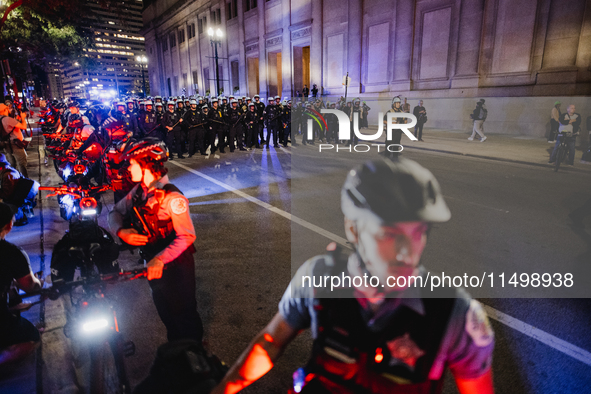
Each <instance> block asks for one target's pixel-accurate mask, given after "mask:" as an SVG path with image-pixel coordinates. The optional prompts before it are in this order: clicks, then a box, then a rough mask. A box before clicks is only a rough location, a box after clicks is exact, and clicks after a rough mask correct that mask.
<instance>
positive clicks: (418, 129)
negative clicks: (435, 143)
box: [412, 100, 427, 142]
mask: <svg viewBox="0 0 591 394" xmlns="http://www.w3.org/2000/svg"><path fill="white" fill-rule="evenodd" d="M412 114H413V115H414V116H415V117H416V118H417V125H416V126H415V137H417V139H418V140H419V141H421V142H425V141H423V125H424V124H425V122H427V110H426V109H425V107H423V100H420V101H419V104H418V105H417V106H416V107H414V109H413V110H412Z"/></svg>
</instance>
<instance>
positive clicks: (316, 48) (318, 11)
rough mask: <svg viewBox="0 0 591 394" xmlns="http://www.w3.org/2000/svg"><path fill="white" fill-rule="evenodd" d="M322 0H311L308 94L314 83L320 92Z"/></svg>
mask: <svg viewBox="0 0 591 394" xmlns="http://www.w3.org/2000/svg"><path fill="white" fill-rule="evenodd" d="M323 3H324V1H323V0H313V1H312V34H311V37H310V86H309V88H310V94H312V86H313V85H314V84H316V86H317V87H318V94H319V95H320V94H322V90H321V89H322V46H323V35H322V8H323V7H322V5H323Z"/></svg>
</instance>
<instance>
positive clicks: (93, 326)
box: [82, 319, 109, 332]
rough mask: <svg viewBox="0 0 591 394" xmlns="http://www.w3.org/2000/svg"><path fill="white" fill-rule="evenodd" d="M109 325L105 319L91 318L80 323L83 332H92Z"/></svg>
mask: <svg viewBox="0 0 591 394" xmlns="http://www.w3.org/2000/svg"><path fill="white" fill-rule="evenodd" d="M108 325H109V322H108V321H107V319H97V320H91V321H88V322H86V323H84V324H83V325H82V330H83V331H85V332H92V331H96V330H100V329H101V328H105V327H107V326H108Z"/></svg>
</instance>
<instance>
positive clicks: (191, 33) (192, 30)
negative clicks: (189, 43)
mask: <svg viewBox="0 0 591 394" xmlns="http://www.w3.org/2000/svg"><path fill="white" fill-rule="evenodd" d="M187 35H188V36H189V40H190V39H191V38H193V37H195V24H194V23H191V24H190V25H188V26H187Z"/></svg>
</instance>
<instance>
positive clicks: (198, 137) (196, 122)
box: [183, 108, 205, 157]
mask: <svg viewBox="0 0 591 394" xmlns="http://www.w3.org/2000/svg"><path fill="white" fill-rule="evenodd" d="M183 123H184V124H185V126H186V127H187V133H188V141H189V157H191V156H193V155H194V154H195V143H196V142H197V147H198V149H199V152H200V153H201V154H202V155H204V154H205V144H204V141H205V125H204V124H203V123H204V121H203V120H202V116H201V112H200V111H199V110H198V109H192V108H189V109H188V110H187V112H185V116H184V117H183Z"/></svg>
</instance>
